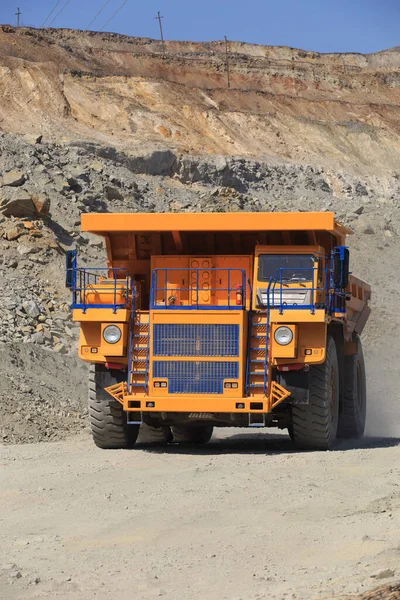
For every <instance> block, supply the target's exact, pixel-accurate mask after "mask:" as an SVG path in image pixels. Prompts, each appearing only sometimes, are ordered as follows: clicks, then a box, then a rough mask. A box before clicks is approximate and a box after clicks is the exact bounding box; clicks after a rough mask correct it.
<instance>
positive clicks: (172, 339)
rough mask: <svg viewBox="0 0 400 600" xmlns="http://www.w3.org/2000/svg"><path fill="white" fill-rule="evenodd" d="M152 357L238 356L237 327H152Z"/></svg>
mask: <svg viewBox="0 0 400 600" xmlns="http://www.w3.org/2000/svg"><path fill="white" fill-rule="evenodd" d="M153 356H221V357H222V356H239V325H230V324H228V325H225V324H224V325H200V324H175V323H173V324H172V323H171V324H169V323H168V324H167V323H166V324H161V323H160V324H156V325H154V327H153ZM210 364H211V363H210Z"/></svg>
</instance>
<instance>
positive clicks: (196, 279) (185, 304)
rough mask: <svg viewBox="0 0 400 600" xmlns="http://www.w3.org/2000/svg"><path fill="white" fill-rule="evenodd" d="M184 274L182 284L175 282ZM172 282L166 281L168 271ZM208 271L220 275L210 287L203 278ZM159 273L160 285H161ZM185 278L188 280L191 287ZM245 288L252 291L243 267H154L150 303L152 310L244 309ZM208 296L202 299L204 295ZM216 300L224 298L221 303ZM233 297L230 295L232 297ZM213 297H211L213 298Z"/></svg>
mask: <svg viewBox="0 0 400 600" xmlns="http://www.w3.org/2000/svg"><path fill="white" fill-rule="evenodd" d="M178 272H179V273H185V276H186V277H184V279H183V281H182V285H180V284H179V285H178V284H177V283H176V280H177V279H178V278H177V273H178ZM170 273H173V274H174V275H173V276H172V277H171V279H172V280H173V281H169V280H168V278H169V274H170ZM205 273H207V274H208V276H209V279H212V275H215V278H216V276H217V275H218V274H219V275H220V276H221V279H220V281H221V285H220V286H217V285H214V286H211V284H210V282H209V280H205V279H204V274H205ZM160 275H162V278H163V281H164V283H163V285H162V284H160ZM222 277H226V286H223V285H222ZM185 281H188V282H189V281H191V282H192V284H191V286H189V285H186V286H185ZM247 289H249V290H250V292H251V286H250V283H249V282H247V280H246V272H245V270H244V269H221V268H215V269H214V268H213V269H209V268H203V269H198V268H197V269H194V268H193V269H184V268H183V269H182V268H172V269H161V268H160V269H153V271H152V274H151V290H150V306H151V308H152V309H170V310H174V309H175V310H199V309H201V310H244V309H245V308H246V297H247ZM206 295H207V296H208V298H207V299H205V296H206ZM216 296H218V299H219V301H221V298H222V299H223V304H220V303H218V302H217V300H216ZM232 296H233V298H232ZM213 297H214V298H213Z"/></svg>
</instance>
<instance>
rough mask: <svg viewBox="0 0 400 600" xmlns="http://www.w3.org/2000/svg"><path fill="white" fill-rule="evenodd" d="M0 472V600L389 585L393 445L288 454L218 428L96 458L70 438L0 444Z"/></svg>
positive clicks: (269, 442) (231, 594) (275, 441)
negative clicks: (201, 438) (206, 438)
mask: <svg viewBox="0 0 400 600" xmlns="http://www.w3.org/2000/svg"><path fill="white" fill-rule="evenodd" d="M0 464H1V467H0V598H2V599H4V600H14V599H24V600H25V599H26V600H28V599H31V598H40V599H42V598H65V599H73V600H83V599H84V600H87V599H89V598H96V599H104V600H105V599H107V600H109V599H110V598H118V599H119V600H124V599H131V598H139V599H141V600H151V599H153V598H158V597H163V598H166V599H168V598H171V599H172V598H174V599H176V598H185V599H188V600H190V599H198V598H210V599H214V598H215V599H217V598H218V599H221V600H222V599H225V598H226V599H228V598H229V599H230V600H239V599H243V600H244V599H246V600H253V599H278V598H279V599H283V598H296V599H304V600H305V599H307V600H310V599H316V598H327V597H331V596H342V594H347V593H356V592H362V591H365V590H366V589H369V588H371V587H374V586H376V585H378V584H381V583H390V582H391V581H394V580H396V577H400V567H399V564H400V560H399V559H400V479H399V472H400V446H399V440H397V439H389V438H387V439H378V438H366V439H364V440H363V441H362V444H361V445H360V447H359V448H357V449H351V448H349V447H346V446H342V447H341V448H340V449H339V450H337V451H334V452H328V453H320V452H304V453H302V452H298V451H294V449H293V446H292V444H291V442H290V440H289V438H288V437H287V436H286V435H283V434H282V435H281V434H264V433H262V434H260V433H258V432H249V431H248V430H218V431H217V435H216V436H215V437H214V438H213V440H212V441H211V442H210V444H208V445H207V446H205V447H202V448H194V449H193V448H188V447H178V446H168V447H163V446H157V445H153V446H152V445H148V446H143V445H142V446H139V447H138V448H137V449H135V450H133V451H122V450H121V451H108V452H107V451H101V450H98V449H96V448H95V447H94V446H93V445H92V443H91V440H90V439H89V437H88V435H86V434H81V435H80V436H79V437H75V438H72V439H70V440H69V441H62V442H55V443H48V444H29V445H21V446H0ZM385 569H392V570H393V571H394V577H393V576H392V577H390V575H391V574H390V573H389V577H388V574H386V576H385V573H383V574H382V570H385ZM376 575H378V579H377V578H376V577H374V576H376ZM382 576H385V578H384V580H383V579H381V577H382Z"/></svg>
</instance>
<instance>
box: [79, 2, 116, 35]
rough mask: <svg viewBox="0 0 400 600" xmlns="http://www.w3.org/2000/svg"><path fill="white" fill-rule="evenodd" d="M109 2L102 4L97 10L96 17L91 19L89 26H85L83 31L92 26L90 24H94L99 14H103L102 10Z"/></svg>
mask: <svg viewBox="0 0 400 600" xmlns="http://www.w3.org/2000/svg"><path fill="white" fill-rule="evenodd" d="M110 2H111V0H106V2H104V4H103V6H102V7H101V9H100V10H99V12H98V13H97V15H95V16H94V17H93V19H92V20H91V21H90V23H89V25H86V27H85V29H84V31H87V30H88V29H89V27H90V26H91V25H92V23H94V22H95V20H96V19H97V17H99V16H100V15H101V13H102V12H103V10H104V9H105V7H106V6H107V4H110Z"/></svg>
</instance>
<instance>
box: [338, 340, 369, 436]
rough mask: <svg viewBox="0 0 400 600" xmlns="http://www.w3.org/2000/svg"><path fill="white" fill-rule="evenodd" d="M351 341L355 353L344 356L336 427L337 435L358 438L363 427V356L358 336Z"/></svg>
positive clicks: (365, 403)
mask: <svg viewBox="0 0 400 600" xmlns="http://www.w3.org/2000/svg"><path fill="white" fill-rule="evenodd" d="M353 341H354V342H355V343H356V344H357V354H352V355H351V356H345V363H344V396H343V404H342V412H341V414H340V416H339V427H338V437H341V438H360V437H362V436H363V435H364V429H365V418H366V412H367V386H366V381H365V364H364V356H363V351H362V346H361V341H360V339H359V337H358V336H356V337H355V338H354V340H353Z"/></svg>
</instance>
